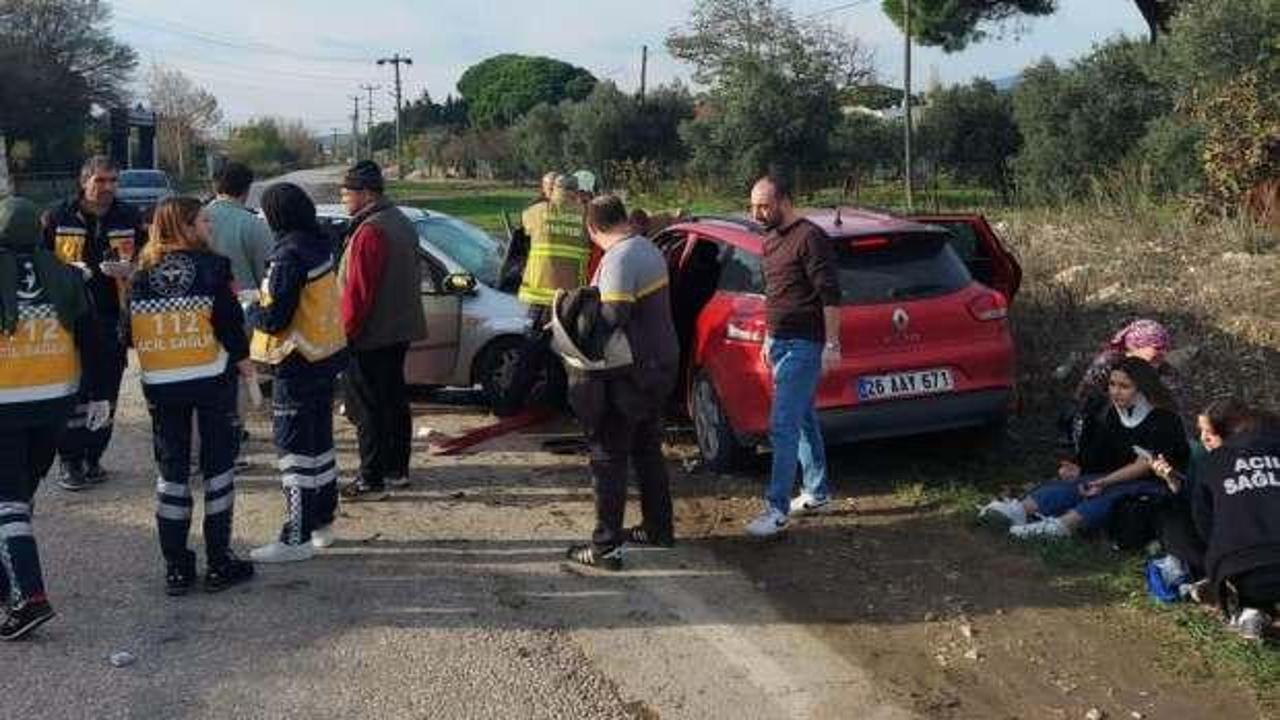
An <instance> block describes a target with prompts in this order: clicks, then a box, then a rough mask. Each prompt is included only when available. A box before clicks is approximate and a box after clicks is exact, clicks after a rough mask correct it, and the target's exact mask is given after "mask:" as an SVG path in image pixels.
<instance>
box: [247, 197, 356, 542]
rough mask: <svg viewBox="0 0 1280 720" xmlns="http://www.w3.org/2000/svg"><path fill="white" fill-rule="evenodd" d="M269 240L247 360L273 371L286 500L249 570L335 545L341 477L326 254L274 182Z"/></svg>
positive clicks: (338, 329) (341, 342)
mask: <svg viewBox="0 0 1280 720" xmlns="http://www.w3.org/2000/svg"><path fill="white" fill-rule="evenodd" d="M262 212H263V214H264V215H266V218H267V224H268V225H270V226H271V231H272V232H273V233H275V236H276V244H275V248H274V249H273V250H272V251H271V256H270V259H269V261H268V266H267V276H266V279H265V280H264V281H263V283H262V288H261V294H260V299H259V301H258V302H257V303H255V304H252V305H250V306H249V313H248V314H249V323H250V325H252V326H253V328H254V330H253V342H252V344H251V356H252V358H253V359H254V361H256V362H261V363H266V364H268V365H271V366H272V376H273V378H274V380H273V382H272V398H271V406H272V413H271V414H272V424H273V434H274V436H275V442H276V449H277V452H278V455H279V465H280V476H281V484H282V487H283V491H284V501H285V502H284V515H285V519H284V527H283V528H282V529H281V530H280V537H279V539H277V540H276V541H275V542H272V543H270V544H267V545H264V546H262V547H259V548H256V549H254V550H253V552H251V553H250V554H249V557H250V558H251V559H252V560H253V561H254V562H272V563H279V562H296V561H300V560H307V559H309V558H310V557H311V556H312V554H313V552H314V551H313V548H314V547H320V548H324V547H328V546H329V545H331V544H333V539H334V538H333V531H332V527H331V526H332V525H333V518H334V513H335V512H336V511H337V507H338V490H337V488H338V486H337V479H338V471H337V464H336V459H335V456H334V449H333V393H334V383H335V379H336V378H337V375H338V373H339V372H340V371H341V370H342V368H343V367H344V366H345V364H346V361H347V353H346V345H347V341H346V334H345V333H344V332H343V328H342V319H341V317H340V316H339V313H338V310H339V307H340V302H339V292H338V282H337V275H336V273H335V266H334V260H333V252H332V245H331V244H330V243H329V241H328V240H327V239H326V238H325V236H324V234H323V233H322V232H321V231H320V227H319V225H318V224H317V222H316V207H315V205H314V204H312V202H311V199H310V198H309V197H307V194H306V193H305V192H303V190H302V188H300V187H298V186H297V185H293V184H290V183H280V184H277V185H272V186H271V187H269V188H267V191H266V192H265V193H263V195H262Z"/></svg>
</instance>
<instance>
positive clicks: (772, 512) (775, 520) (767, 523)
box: [747, 506, 790, 537]
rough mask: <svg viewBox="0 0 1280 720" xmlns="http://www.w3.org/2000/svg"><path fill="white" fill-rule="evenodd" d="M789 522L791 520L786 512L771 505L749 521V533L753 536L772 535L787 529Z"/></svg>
mask: <svg viewBox="0 0 1280 720" xmlns="http://www.w3.org/2000/svg"><path fill="white" fill-rule="evenodd" d="M789 523H790V520H789V519H788V518H787V515H786V514H785V513H783V512H780V511H779V510H778V509H777V508H775V507H773V506H770V507H769V508H768V509H767V510H765V511H764V512H762V513H760V514H759V515H757V516H756V517H755V519H753V520H752V521H751V522H749V523H747V534H748V535H750V536H752V537H772V536H774V535H777V534H778V533H780V532H782V531H783V530H786V529H787V525H788V524H789Z"/></svg>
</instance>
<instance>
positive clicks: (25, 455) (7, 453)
mask: <svg viewBox="0 0 1280 720" xmlns="http://www.w3.org/2000/svg"><path fill="white" fill-rule="evenodd" d="M65 425H66V422H65V421H64V420H62V419H59V420H57V421H56V422H53V423H46V424H44V425H37V426H33V427H27V428H12V429H6V430H4V431H2V432H0V569H2V572H0V598H3V601H4V602H5V603H6V604H7V605H8V606H11V607H16V606H18V605H21V604H22V603H25V602H28V601H30V600H43V599H44V577H43V575H42V574H41V572H40V553H39V552H38V551H37V549H36V538H35V535H34V534H33V533H32V530H31V499H32V498H33V497H35V494H36V487H37V486H38V485H39V484H40V480H41V478H43V477H44V476H45V473H47V472H49V466H50V465H52V464H53V456H54V453H55V452H56V449H57V442H58V438H59V436H60V435H61V434H62V432H63V429H64V427H65Z"/></svg>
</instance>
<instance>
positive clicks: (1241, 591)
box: [1227, 565, 1280, 612]
mask: <svg viewBox="0 0 1280 720" xmlns="http://www.w3.org/2000/svg"><path fill="white" fill-rule="evenodd" d="M1227 584H1228V587H1229V589H1230V590H1234V594H1235V596H1236V599H1237V600H1238V601H1239V604H1240V606H1242V607H1251V608H1258V609H1260V610H1266V611H1268V612H1271V611H1272V610H1273V609H1274V608H1275V606H1276V605H1277V604H1278V603H1280V565H1264V566H1263V567H1260V568H1255V569H1253V570H1250V571H1249V572H1246V573H1241V574H1239V575H1236V576H1235V577H1233V578H1230V579H1229V580H1227Z"/></svg>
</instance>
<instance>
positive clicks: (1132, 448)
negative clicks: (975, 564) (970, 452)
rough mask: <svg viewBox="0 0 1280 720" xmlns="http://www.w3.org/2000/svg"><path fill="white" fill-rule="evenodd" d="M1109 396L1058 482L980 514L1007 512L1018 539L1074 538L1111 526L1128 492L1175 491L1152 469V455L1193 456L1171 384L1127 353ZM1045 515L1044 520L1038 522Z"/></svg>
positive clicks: (1181, 460)
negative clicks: (1116, 508) (1112, 516)
mask: <svg viewBox="0 0 1280 720" xmlns="http://www.w3.org/2000/svg"><path fill="white" fill-rule="evenodd" d="M1108 396H1109V398H1110V404H1109V407H1108V408H1107V410H1106V412H1105V413H1104V414H1103V415H1102V416H1101V417H1100V418H1098V420H1097V422H1095V423H1090V424H1089V425H1088V426H1087V427H1086V430H1087V432H1086V433H1085V435H1084V437H1083V438H1081V442H1080V452H1079V453H1078V454H1077V456H1076V457H1075V458H1073V459H1072V460H1070V461H1065V460H1064V461H1062V463H1061V464H1060V466H1059V468H1058V480H1056V481H1053V482H1049V483H1046V484H1044V485H1041V486H1040V487H1038V488H1036V489H1035V490H1033V491H1031V493H1030V494H1028V495H1027V496H1026V497H1024V498H1022V499H1021V500H1013V499H1003V500H996V501H993V502H991V503H990V504H988V505H987V506H986V507H984V508H982V511H981V513H980V516H987V515H991V514H996V515H1000V516H1003V517H1005V518H1007V519H1008V520H1009V522H1010V523H1011V524H1012V527H1010V529H1009V532H1010V534H1012V535H1013V536H1014V537H1017V538H1029V537H1066V536H1068V535H1070V534H1072V533H1073V532H1075V531H1077V530H1092V529H1095V528H1098V527H1101V526H1102V525H1104V524H1105V523H1106V520H1107V516H1108V515H1109V514H1110V512H1111V509H1112V508H1113V507H1114V506H1115V504H1116V502H1117V501H1119V500H1120V499H1121V498H1125V497H1131V496H1138V495H1161V494H1165V493H1167V492H1168V490H1167V489H1166V487H1165V484H1164V483H1163V482H1162V481H1161V480H1160V479H1159V478H1157V477H1156V476H1155V475H1154V474H1153V473H1152V472H1151V456H1156V455H1160V456H1163V457H1165V458H1167V459H1168V460H1169V462H1171V463H1172V464H1173V465H1174V466H1175V467H1178V468H1184V467H1186V463H1187V458H1188V456H1189V454H1190V449H1189V448H1188V447H1187V440H1186V436H1185V433H1184V431H1183V427H1182V421H1181V420H1180V419H1179V418H1178V414H1177V412H1176V410H1175V408H1174V403H1173V398H1172V397H1171V396H1170V394H1169V390H1168V388H1166V387H1165V386H1164V385H1162V384H1161V383H1160V377H1159V376H1158V375H1157V374H1156V371H1155V369H1154V368H1152V367H1151V365H1149V364H1148V363H1147V361H1146V360H1143V359H1141V358H1138V357H1126V358H1123V359H1121V360H1120V361H1119V363H1117V365H1116V367H1115V368H1113V369H1112V370H1111V375H1110V381H1109V383H1108ZM1137 448H1140V449H1142V450H1144V451H1146V452H1148V453H1150V455H1151V456H1148V457H1144V456H1142V455H1141V454H1140V453H1139V452H1138V450H1137ZM1037 515H1039V516H1042V517H1043V519H1042V520H1038V521H1035V522H1030V519H1031V518H1033V517H1034V516H1037Z"/></svg>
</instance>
